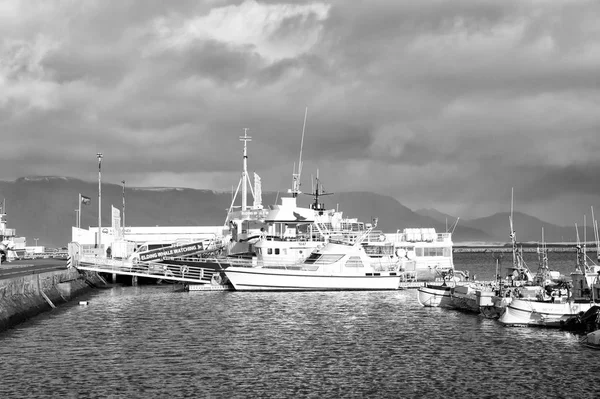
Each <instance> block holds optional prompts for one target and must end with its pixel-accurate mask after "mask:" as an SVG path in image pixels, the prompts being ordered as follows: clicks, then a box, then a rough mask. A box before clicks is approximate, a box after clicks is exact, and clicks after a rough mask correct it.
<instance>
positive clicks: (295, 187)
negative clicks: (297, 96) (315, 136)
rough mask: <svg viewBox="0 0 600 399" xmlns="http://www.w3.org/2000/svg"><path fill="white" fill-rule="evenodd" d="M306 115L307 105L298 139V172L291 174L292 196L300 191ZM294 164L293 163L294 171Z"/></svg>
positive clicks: (295, 195)
mask: <svg viewBox="0 0 600 399" xmlns="http://www.w3.org/2000/svg"><path fill="white" fill-rule="evenodd" d="M307 116H308V107H306V109H305V110H304V124H303V125H302V140H300V158H299V159H298V173H293V174H292V178H293V180H292V197H294V198H295V197H297V196H298V194H299V193H300V177H301V176H302V149H303V148H304V132H305V131H306V117H307ZM295 170H296V166H295V165H294V171H295Z"/></svg>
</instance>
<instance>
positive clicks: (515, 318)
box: [498, 299, 594, 328]
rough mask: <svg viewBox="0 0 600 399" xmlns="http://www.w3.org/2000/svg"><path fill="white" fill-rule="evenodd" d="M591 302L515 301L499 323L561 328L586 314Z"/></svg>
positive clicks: (591, 304) (508, 307) (507, 308)
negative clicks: (573, 317)
mask: <svg viewBox="0 0 600 399" xmlns="http://www.w3.org/2000/svg"><path fill="white" fill-rule="evenodd" d="M593 305H594V304H593V303H590V302H586V303H577V302H560V303H551V302H538V301H528V300H523V299H513V300H512V301H511V303H510V304H509V305H508V306H507V307H506V310H505V311H504V313H503V314H502V316H501V317H500V319H498V321H499V322H500V323H502V324H504V325H506V326H523V327H527V326H537V327H550V328H559V327H561V325H562V324H564V322H565V321H566V320H567V319H569V318H570V317H572V316H574V315H576V314H578V313H579V312H585V311H587V310H588V309H589V308H590V307H592V306H593Z"/></svg>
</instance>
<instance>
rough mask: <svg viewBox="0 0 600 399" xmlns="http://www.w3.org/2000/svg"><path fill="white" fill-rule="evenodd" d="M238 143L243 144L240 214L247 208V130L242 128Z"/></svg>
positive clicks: (249, 138) (250, 139)
mask: <svg viewBox="0 0 600 399" xmlns="http://www.w3.org/2000/svg"><path fill="white" fill-rule="evenodd" d="M240 141H243V142H244V166H243V169H242V212H243V211H245V210H246V208H247V207H248V184H249V182H248V141H252V137H250V136H248V128H244V135H243V136H240Z"/></svg>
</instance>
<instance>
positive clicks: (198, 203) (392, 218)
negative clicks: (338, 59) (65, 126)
mask: <svg viewBox="0 0 600 399" xmlns="http://www.w3.org/2000/svg"><path fill="white" fill-rule="evenodd" d="M79 194H82V195H84V196H86V197H89V198H90V199H91V201H90V202H91V203H90V205H81V226H82V227H83V228H87V227H88V226H97V225H98V183H97V182H96V183H94V182H87V181H83V180H79V179H75V178H70V177H54V176H41V177H40V176H35V177H22V178H19V179H16V180H15V181H0V199H1V198H4V200H5V204H6V208H5V209H4V211H5V212H6V214H7V216H6V219H7V227H8V228H14V229H16V232H17V236H24V237H26V239H27V245H34V239H35V238H37V239H38V245H43V246H46V247H61V246H66V244H67V243H68V242H69V241H71V227H72V226H75V225H76V211H75V210H76V209H78V201H79ZM281 195H282V194H280V193H276V192H263V193H262V200H263V204H265V205H268V204H274V203H278V202H280V200H279V197H280V196H281ZM283 195H287V194H283ZM320 199H321V202H323V203H325V207H326V208H327V209H339V210H341V211H343V212H344V216H347V217H356V218H358V219H359V220H361V221H364V222H369V221H371V220H373V219H374V218H378V229H380V230H382V231H384V232H386V233H394V232H396V231H398V230H402V229H404V228H408V227H433V228H435V229H436V230H437V231H438V232H443V231H446V228H447V226H448V224H449V223H450V225H452V224H453V223H454V221H456V219H457V218H456V217H454V216H451V215H446V214H444V213H441V212H439V211H437V210H435V209H421V210H417V211H413V210H411V209H409V208H408V207H406V206H404V205H402V204H401V203H400V202H398V201H397V200H396V199H394V198H392V197H389V196H385V195H379V194H375V193H371V192H343V193H335V194H330V195H327V196H324V197H321V198H320ZM101 200H102V226H109V225H110V224H111V213H110V209H111V205H114V206H115V207H116V208H119V209H121V208H122V206H123V187H122V186H121V185H119V184H112V183H108V182H107V183H102V198H101ZM231 201H232V194H231V193H229V192H217V191H211V190H201V189H190V188H168V187H147V188H143V187H125V206H126V208H125V222H126V224H127V225H128V226H198V225H212V226H217V225H222V224H223V223H224V221H225V217H226V215H227V210H228V208H229V206H230V205H231ZM239 201H240V200H239V199H238V200H237V202H238V203H239ZM312 201H313V198H312V196H310V195H301V196H300V197H299V200H298V203H299V205H300V206H308V204H309V203H311V202H312ZM249 202H251V201H249ZM513 219H514V229H515V231H516V232H517V239H518V241H534V242H536V241H540V240H541V231H542V228H543V229H544V236H545V240H546V241H547V242H574V241H575V240H576V232H575V229H574V227H562V226H557V225H553V224H550V223H547V222H544V221H542V220H540V219H537V218H535V217H532V216H529V215H526V214H523V213H514V218H513ZM453 232H454V234H453V239H454V242H455V243H457V244H460V243H471V244H472V243H496V244H498V243H500V244H504V243H507V242H509V232H510V227H509V214H508V213H507V212H504V213H496V214H494V215H491V216H488V217H484V218H479V219H471V220H468V219H466V220H465V219H462V218H461V219H460V220H459V223H458V224H457V226H456V227H455V228H454V230H453ZM587 234H588V235H587V237H589V238H591V237H593V230H592V229H591V228H588V231H587ZM580 235H581V237H582V238H583V232H582V231H581V232H580Z"/></svg>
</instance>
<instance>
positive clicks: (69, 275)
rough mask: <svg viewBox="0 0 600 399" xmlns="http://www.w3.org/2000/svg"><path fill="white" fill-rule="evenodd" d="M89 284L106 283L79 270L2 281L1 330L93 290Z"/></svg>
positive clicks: (0, 300)
mask: <svg viewBox="0 0 600 399" xmlns="http://www.w3.org/2000/svg"><path fill="white" fill-rule="evenodd" d="M86 280H87V281H88V282H87V283H86ZM88 283H90V284H91V285H94V284H96V285H98V284H102V283H101V282H100V279H99V278H98V276H97V275H96V274H95V273H86V274H83V273H80V272H78V271H77V270H76V269H68V270H60V271H53V272H45V273H39V274H31V275H26V276H22V277H14V278H12V279H6V280H0V331H3V330H6V329H8V328H10V327H12V326H14V325H16V324H19V323H22V322H23V321H25V320H27V319H29V318H31V317H33V316H35V315H38V314H40V313H42V312H46V311H48V310H51V309H53V306H59V305H61V304H64V303H66V302H68V301H69V300H71V299H73V298H75V297H76V296H78V295H80V294H83V293H84V292H88V291H90V290H91V289H92V288H91V286H90V284H88ZM51 304H52V305H51Z"/></svg>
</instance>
